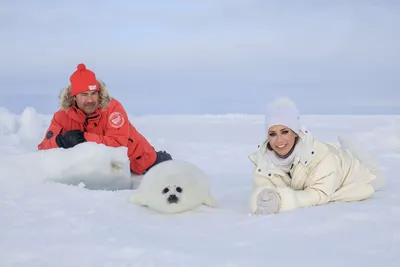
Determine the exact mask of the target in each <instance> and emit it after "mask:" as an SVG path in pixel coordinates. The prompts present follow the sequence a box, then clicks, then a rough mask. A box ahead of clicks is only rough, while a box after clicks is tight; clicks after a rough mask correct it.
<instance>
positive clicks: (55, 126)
mask: <svg viewBox="0 0 400 267" xmlns="http://www.w3.org/2000/svg"><path fill="white" fill-rule="evenodd" d="M59 117H60V116H59V113H55V114H54V115H53V118H52V119H51V122H50V125H49V127H48V129H47V131H46V133H45V136H44V138H43V140H42V142H40V144H39V145H38V150H46V149H52V148H58V145H57V143H56V137H57V135H58V134H59V133H60V132H61V130H62V129H63V126H62V124H61V122H60V118H59Z"/></svg>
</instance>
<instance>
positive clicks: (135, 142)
mask: <svg viewBox="0 0 400 267" xmlns="http://www.w3.org/2000/svg"><path fill="white" fill-rule="evenodd" d="M70 83H71V84H70V86H68V87H66V88H65V89H64V90H63V91H62V93H61V96H60V110H58V111H57V112H56V113H54V115H53V118H52V120H51V123H50V126H49V128H48V129H47V131H46V134H45V137H44V138H43V140H42V142H41V143H40V144H39V145H38V149H39V150H44V149H51V148H57V147H60V148H71V147H74V146H76V145H77V144H80V143H82V142H95V143H98V144H104V145H106V146H111V147H120V146H125V147H128V157H129V160H130V169H131V172H132V173H135V174H137V175H141V174H144V173H145V172H146V171H147V170H149V169H150V168H151V167H152V166H154V165H156V164H158V163H160V162H163V161H166V160H171V159H172V157H171V155H170V154H168V153H167V152H165V151H155V150H154V148H153V146H152V145H151V144H150V143H149V142H148V141H147V140H146V138H145V137H144V136H143V135H141V134H140V133H139V132H138V131H137V130H136V128H135V127H134V126H133V125H132V124H131V123H130V121H129V120H128V116H127V114H126V111H125V109H124V107H123V106H122V104H121V103H120V102H119V101H118V100H116V99H115V98H112V97H111V96H110V95H109V94H108V91H107V87H106V85H105V84H104V83H103V82H102V81H101V80H98V79H97V78H96V75H95V73H94V72H92V71H91V70H89V69H86V66H85V65H84V64H79V65H78V67H77V70H76V71H75V72H74V73H73V74H72V75H71V77H70Z"/></svg>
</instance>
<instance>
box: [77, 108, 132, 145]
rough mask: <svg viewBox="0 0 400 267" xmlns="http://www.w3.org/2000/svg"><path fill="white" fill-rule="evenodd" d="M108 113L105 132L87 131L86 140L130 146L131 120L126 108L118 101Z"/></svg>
mask: <svg viewBox="0 0 400 267" xmlns="http://www.w3.org/2000/svg"><path fill="white" fill-rule="evenodd" d="M108 114H109V115H108V116H109V117H108V118H107V120H106V124H107V125H106V127H105V131H104V134H103V135H99V134H95V133H89V132H85V133H84V137H85V139H86V141H88V142H95V143H98V144H104V145H106V146H111V147H120V146H128V139H129V121H128V116H127V114H126V111H125V109H124V108H123V107H122V105H121V104H120V103H117V104H116V105H115V106H114V107H112V109H111V110H110V111H109V112H108Z"/></svg>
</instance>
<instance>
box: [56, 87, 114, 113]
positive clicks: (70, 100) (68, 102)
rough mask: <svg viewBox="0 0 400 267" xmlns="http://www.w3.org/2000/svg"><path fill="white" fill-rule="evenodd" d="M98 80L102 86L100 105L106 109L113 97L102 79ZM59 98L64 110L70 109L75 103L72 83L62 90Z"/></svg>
mask: <svg viewBox="0 0 400 267" xmlns="http://www.w3.org/2000/svg"><path fill="white" fill-rule="evenodd" d="M97 82H98V83H99V87H100V92H99V93H100V104H99V106H100V107H101V108H102V109H103V110H104V109H106V108H107V106H108V104H109V103H110V101H111V99H112V98H111V96H110V95H109V93H108V89H107V86H106V84H105V83H104V82H103V81H102V80H97ZM59 100H60V103H59V105H60V108H61V109H62V110H68V109H70V108H71V107H72V106H73V105H74V103H75V99H74V97H73V96H71V85H68V86H67V87H65V88H64V89H63V90H62V91H61V94H60V99H59Z"/></svg>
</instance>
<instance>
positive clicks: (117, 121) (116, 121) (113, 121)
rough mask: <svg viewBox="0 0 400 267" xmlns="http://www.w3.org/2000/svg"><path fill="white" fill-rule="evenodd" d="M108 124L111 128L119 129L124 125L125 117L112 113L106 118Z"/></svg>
mask: <svg viewBox="0 0 400 267" xmlns="http://www.w3.org/2000/svg"><path fill="white" fill-rule="evenodd" d="M108 123H109V124H110V126H111V127H113V128H121V127H122V125H124V123H125V117H124V115H122V113H121V112H117V111H116V112H113V113H111V114H110V116H108Z"/></svg>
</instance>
